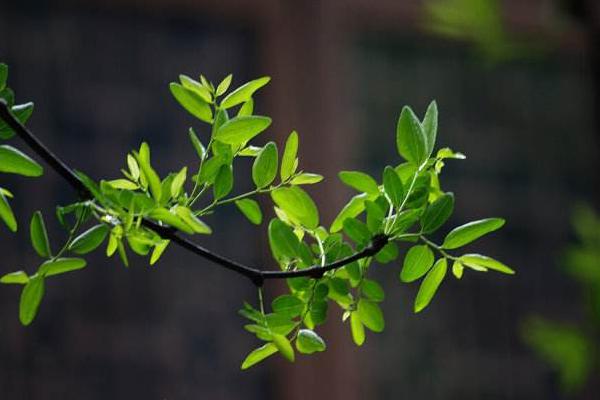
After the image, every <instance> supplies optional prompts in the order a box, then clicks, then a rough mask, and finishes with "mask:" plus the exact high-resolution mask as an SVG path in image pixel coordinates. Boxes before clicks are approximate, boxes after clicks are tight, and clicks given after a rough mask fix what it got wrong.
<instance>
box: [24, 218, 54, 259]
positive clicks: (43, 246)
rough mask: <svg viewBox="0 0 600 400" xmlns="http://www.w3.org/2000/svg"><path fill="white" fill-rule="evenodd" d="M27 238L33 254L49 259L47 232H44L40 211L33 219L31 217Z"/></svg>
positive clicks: (44, 226)
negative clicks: (33, 251)
mask: <svg viewBox="0 0 600 400" xmlns="http://www.w3.org/2000/svg"><path fill="white" fill-rule="evenodd" d="M29 236H30V239H31V244H32V245H33V249H34V250H35V252H36V253H38V254H39V255H40V256H41V257H50V241H49V240H48V232H46V225H45V224H44V218H43V217H42V213H41V212H40V211H36V212H35V213H34V214H33V217H31V223H30V224H29Z"/></svg>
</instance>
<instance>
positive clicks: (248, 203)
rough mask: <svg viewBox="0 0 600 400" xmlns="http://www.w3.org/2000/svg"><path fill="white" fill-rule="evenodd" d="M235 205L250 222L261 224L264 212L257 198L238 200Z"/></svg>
mask: <svg viewBox="0 0 600 400" xmlns="http://www.w3.org/2000/svg"><path fill="white" fill-rule="evenodd" d="M235 205H236V206H237V208H238V209H239V210H240V211H241V212H242V214H244V215H245V216H246V218H248V220H249V221H250V222H252V223H253V224H254V225H260V223H261V222H262V212H261V211H260V206H259V205H258V203H257V202H256V201H255V200H252V199H242V200H236V202H235Z"/></svg>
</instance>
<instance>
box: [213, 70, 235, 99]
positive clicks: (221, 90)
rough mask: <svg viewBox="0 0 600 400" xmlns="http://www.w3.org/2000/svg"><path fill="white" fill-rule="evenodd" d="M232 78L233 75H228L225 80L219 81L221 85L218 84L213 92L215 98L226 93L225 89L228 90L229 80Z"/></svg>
mask: <svg viewBox="0 0 600 400" xmlns="http://www.w3.org/2000/svg"><path fill="white" fill-rule="evenodd" d="M232 78H233V75H231V74H229V75H227V76H226V77H225V79H223V80H222V81H221V83H219V86H217V90H216V92H215V94H216V95H217V96H220V95H222V94H223V93H225V92H226V91H227V89H229V86H230V85H231V79H232Z"/></svg>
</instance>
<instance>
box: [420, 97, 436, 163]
mask: <svg viewBox="0 0 600 400" xmlns="http://www.w3.org/2000/svg"><path fill="white" fill-rule="evenodd" d="M422 126H423V132H424V133H425V139H426V144H427V145H426V148H427V157H429V156H431V153H433V148H434V147H435V139H436V137H437V129H438V108H437V103H436V102H435V100H433V101H432V102H431V103H430V104H429V107H427V111H426V112H425V118H423V123H422Z"/></svg>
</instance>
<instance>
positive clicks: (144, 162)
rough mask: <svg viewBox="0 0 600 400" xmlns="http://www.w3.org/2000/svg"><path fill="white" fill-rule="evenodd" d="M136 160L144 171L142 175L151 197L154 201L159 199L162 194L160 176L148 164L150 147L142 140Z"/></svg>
mask: <svg viewBox="0 0 600 400" xmlns="http://www.w3.org/2000/svg"><path fill="white" fill-rule="evenodd" d="M136 159H137V162H138V164H139V166H140V168H141V170H142V172H143V173H144V176H145V177H146V179H147V180H148V185H149V186H150V192H151V193H152V197H154V199H155V200H156V201H160V198H161V195H162V187H161V182H160V178H159V177H158V174H157V173H156V171H155V170H154V169H153V168H152V165H151V164H150V147H149V146H148V143H146V142H144V143H142V145H141V146H140V151H139V153H138V154H137V156H136Z"/></svg>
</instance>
